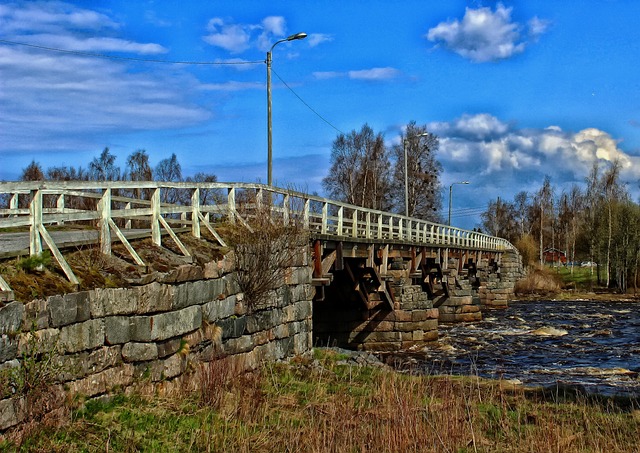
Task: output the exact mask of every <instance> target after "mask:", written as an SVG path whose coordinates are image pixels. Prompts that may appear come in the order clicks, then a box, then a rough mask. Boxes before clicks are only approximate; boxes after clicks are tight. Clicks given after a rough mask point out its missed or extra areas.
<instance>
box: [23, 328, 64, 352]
mask: <svg viewBox="0 0 640 453" xmlns="http://www.w3.org/2000/svg"><path fill="white" fill-rule="evenodd" d="M59 338H60V331H59V330H58V329H42V330H36V331H35V332H27V333H23V334H22V335H20V337H18V354H32V353H34V352H36V351H37V352H52V351H55V350H56V348H57V346H58V342H59Z"/></svg>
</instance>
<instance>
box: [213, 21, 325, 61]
mask: <svg viewBox="0 0 640 453" xmlns="http://www.w3.org/2000/svg"><path fill="white" fill-rule="evenodd" d="M207 32H208V33H207V34H206V35H205V36H203V38H202V39H203V40H204V41H205V42H206V43H208V44H211V45H212V46H215V47H220V48H222V49H224V50H227V51H229V52H231V53H236V54H238V53H242V52H244V51H246V50H249V49H259V50H261V51H264V52H266V51H267V50H269V49H270V48H271V46H273V44H274V43H275V42H276V41H278V40H280V39H283V38H285V37H286V35H287V23H286V21H285V19H284V17H282V16H267V17H265V18H264V19H262V21H260V23H255V24H241V23H235V22H233V21H232V20H229V19H223V18H221V17H214V18H212V19H210V20H209V23H208V24H207ZM331 39H332V38H331V37H330V36H328V35H323V34H312V35H310V36H309V37H308V38H307V39H306V42H307V45H309V46H311V47H313V46H317V45H318V44H320V43H322V42H324V41H329V40H331Z"/></svg>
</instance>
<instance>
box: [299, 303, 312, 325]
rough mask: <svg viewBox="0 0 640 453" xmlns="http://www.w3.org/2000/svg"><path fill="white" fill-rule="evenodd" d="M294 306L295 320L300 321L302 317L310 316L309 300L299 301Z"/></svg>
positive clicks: (310, 305)
mask: <svg viewBox="0 0 640 453" xmlns="http://www.w3.org/2000/svg"><path fill="white" fill-rule="evenodd" d="M295 307H296V319H295V321H301V320H303V319H306V318H309V317H311V310H312V303H311V301H301V302H298V303H297V304H295Z"/></svg>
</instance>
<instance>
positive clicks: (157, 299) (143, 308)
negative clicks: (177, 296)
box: [135, 282, 176, 314]
mask: <svg viewBox="0 0 640 453" xmlns="http://www.w3.org/2000/svg"><path fill="white" fill-rule="evenodd" d="M175 288H176V287H175V286H171V285H163V284H161V283H158V282H154V283H151V284H149V285H146V286H140V287H139V288H136V290H135V291H136V293H137V297H138V310H137V314H150V313H159V312H163V311H169V310H171V306H172V304H173V298H174V291H175Z"/></svg>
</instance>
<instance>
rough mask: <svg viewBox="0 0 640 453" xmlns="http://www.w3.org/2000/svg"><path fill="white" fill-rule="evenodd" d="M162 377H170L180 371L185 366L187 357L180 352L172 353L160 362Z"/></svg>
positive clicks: (182, 371)
mask: <svg viewBox="0 0 640 453" xmlns="http://www.w3.org/2000/svg"><path fill="white" fill-rule="evenodd" d="M162 366H163V370H162V374H163V375H162V378H163V379H172V378H174V377H176V376H178V375H180V374H182V373H184V370H185V369H186V368H187V359H186V357H184V356H181V355H180V354H174V355H172V356H171V357H169V358H168V359H165V360H164V361H163V362H162Z"/></svg>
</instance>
